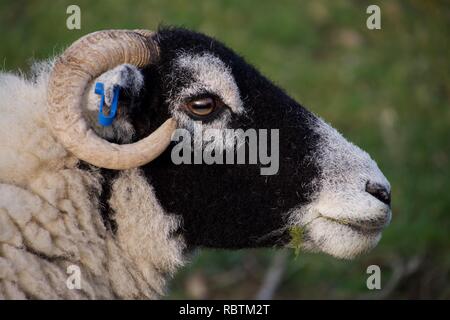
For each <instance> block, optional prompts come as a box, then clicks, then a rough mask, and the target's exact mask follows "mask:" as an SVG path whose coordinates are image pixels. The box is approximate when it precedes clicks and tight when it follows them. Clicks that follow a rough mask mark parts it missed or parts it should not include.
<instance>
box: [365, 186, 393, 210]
mask: <svg viewBox="0 0 450 320" xmlns="http://www.w3.org/2000/svg"><path fill="white" fill-rule="evenodd" d="M366 192H368V193H370V194H371V195H372V196H374V197H375V198H377V199H378V200H380V201H381V202H383V203H385V204H387V205H389V206H390V205H391V193H390V191H388V189H387V188H386V187H385V186H383V185H381V184H379V183H373V182H370V181H368V182H367V183H366Z"/></svg>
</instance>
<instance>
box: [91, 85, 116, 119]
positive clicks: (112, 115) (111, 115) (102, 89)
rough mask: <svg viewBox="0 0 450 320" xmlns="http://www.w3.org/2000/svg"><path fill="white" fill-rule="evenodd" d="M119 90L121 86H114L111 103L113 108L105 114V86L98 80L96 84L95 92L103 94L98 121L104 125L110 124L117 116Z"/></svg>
mask: <svg viewBox="0 0 450 320" xmlns="http://www.w3.org/2000/svg"><path fill="white" fill-rule="evenodd" d="M119 91H120V87H118V86H114V88H113V95H114V96H113V101H112V103H111V109H110V111H109V115H104V114H103V106H104V104H105V86H104V85H103V83H102V82H97V83H96V84H95V93H96V94H98V95H99V96H101V99H100V106H99V110H98V123H99V124H100V125H102V126H104V127H107V126H110V125H111V124H112V122H113V120H114V118H115V117H116V113H117V105H118V103H119Z"/></svg>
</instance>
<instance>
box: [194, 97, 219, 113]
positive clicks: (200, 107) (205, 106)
mask: <svg viewBox="0 0 450 320" xmlns="http://www.w3.org/2000/svg"><path fill="white" fill-rule="evenodd" d="M187 106H188V108H189V110H190V111H191V112H192V113H193V114H195V115H198V116H206V115H208V114H210V113H211V112H213V111H214V109H215V108H216V102H215V100H214V99H213V98H210V97H207V98H202V99H198V100H194V101H191V102H189V103H188V104H187Z"/></svg>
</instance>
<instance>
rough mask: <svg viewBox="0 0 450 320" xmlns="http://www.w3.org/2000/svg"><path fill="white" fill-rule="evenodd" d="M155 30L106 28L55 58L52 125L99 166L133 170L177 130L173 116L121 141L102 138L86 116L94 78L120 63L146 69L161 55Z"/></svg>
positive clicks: (63, 140) (49, 99) (50, 93)
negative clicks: (84, 110) (138, 137)
mask: <svg viewBox="0 0 450 320" xmlns="http://www.w3.org/2000/svg"><path fill="white" fill-rule="evenodd" d="M152 36H153V33H152V32H150V31H146V30H136V31H131V30H107V31H99V32H94V33H91V34H88V35H86V36H84V37H82V38H81V39H79V40H78V41H76V42H74V43H73V44H72V45H71V46H70V47H69V48H68V49H67V50H66V51H65V52H64V53H63V54H62V55H61V56H60V57H59V58H58V59H57V61H56V62H55V66H54V68H53V70H52V73H51V75H50V79H49V86H48V92H47V102H48V106H47V108H48V114H49V120H50V125H51V127H52V130H53V132H54V134H55V135H56V137H57V138H58V140H59V141H60V142H61V143H62V144H63V145H64V146H65V147H66V148H67V149H68V150H69V151H70V152H72V153H73V154H74V155H75V156H76V157H78V158H79V159H82V160H84V161H86V162H88V163H90V164H93V165H95V166H98V167H102V168H108V169H118V170H121V169H129V168H134V167H138V166H141V165H144V164H146V163H148V162H150V161H152V160H153V159H155V158H156V157H158V156H159V155H160V154H161V153H162V152H163V151H164V150H165V149H166V148H167V146H168V145H169V143H170V138H171V135H172V133H173V131H174V130H175V127H176V124H175V121H174V120H173V119H172V118H170V119H169V120H167V121H166V122H164V123H163V124H162V125H161V126H160V127H159V128H158V129H157V130H156V131H154V132H153V133H152V134H150V135H149V136H148V137H146V138H144V139H142V140H140V141H138V142H135V143H131V144H123V145H118V144H114V143H110V142H108V141H106V140H104V139H102V138H100V137H99V136H98V135H97V134H96V133H95V132H94V131H93V130H92V129H91V128H89V125H88V124H87V123H86V121H85V119H84V118H83V116H82V108H81V106H82V96H83V94H84V91H85V89H86V86H87V85H88V83H89V82H90V81H92V80H93V79H94V78H96V77H98V76H99V75H100V74H102V73H104V72H105V71H107V70H109V69H112V68H114V67H116V66H117V65H119V64H123V63H129V64H133V65H135V66H137V67H143V66H146V65H148V64H152V63H155V61H156V60H157V59H158V55H159V52H158V47H157V45H156V44H155V42H154V41H153V39H152Z"/></svg>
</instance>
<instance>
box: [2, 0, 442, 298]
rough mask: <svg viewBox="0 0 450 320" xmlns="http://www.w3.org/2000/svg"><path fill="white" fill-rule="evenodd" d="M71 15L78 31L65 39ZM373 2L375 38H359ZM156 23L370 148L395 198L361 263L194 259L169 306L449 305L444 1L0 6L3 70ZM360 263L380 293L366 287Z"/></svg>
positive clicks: (256, 256)
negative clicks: (185, 32) (216, 49)
mask: <svg viewBox="0 0 450 320" xmlns="http://www.w3.org/2000/svg"><path fill="white" fill-rule="evenodd" d="M69 4H77V5H79V6H80V7H81V20H82V21H81V30H73V31H72V30H68V29H67V28H66V19H67V17H68V15H67V14H66V8H67V6H68V5H69ZM370 4H378V5H379V6H380V8H381V23H382V29H381V30H374V31H371V30H368V29H367V28H366V19H367V17H368V15H367V14H366V8H367V6H368V5H370ZM161 23H162V24H165V25H178V26H185V27H188V28H191V29H194V30H197V31H200V32H203V33H206V34H208V35H211V36H214V37H216V38H218V39H220V40H222V41H223V42H225V43H226V44H227V45H228V46H230V47H232V48H233V49H235V50H236V51H237V52H239V53H240V54H242V55H243V56H244V57H245V58H246V59H247V60H248V61H249V62H251V63H252V64H254V65H255V66H257V67H258V68H259V69H261V71H262V72H263V73H264V74H266V75H267V76H268V77H269V78H271V79H272V80H273V81H274V82H275V83H277V84H279V85H280V86H281V87H284V88H285V89H286V90H287V92H288V93H289V94H290V95H292V96H293V97H294V98H296V99H297V100H298V101H299V102H301V103H302V104H304V105H305V106H306V107H308V108H309V109H310V110H311V111H313V112H315V113H317V114H319V115H321V116H322V117H323V118H325V119H326V120H327V121H328V122H331V123H332V124H333V126H334V127H336V128H338V129H339V130H340V131H341V132H342V133H343V134H344V135H345V136H346V137H347V138H349V139H350V140H352V141H353V142H355V143H356V144H358V145H360V146H361V147H362V148H363V149H365V150H367V151H368V152H369V153H370V154H371V155H372V157H373V158H374V159H376V160H377V162H378V164H379V166H380V168H381V169H382V170H383V172H384V173H385V175H386V176H387V177H388V179H389V180H390V182H391V185H392V190H393V195H392V198H393V220H392V224H391V226H390V227H389V228H388V229H387V230H386V231H385V232H384V236H383V238H382V240H381V242H380V244H379V245H378V247H377V248H376V249H374V250H373V251H372V252H371V253H370V254H368V255H365V256H363V257H361V258H359V259H357V260H355V261H341V260H336V259H334V258H331V257H328V256H325V255H321V254H308V253H301V254H300V255H299V256H298V257H295V256H294V254H293V253H290V252H281V251H278V252H275V251H272V250H242V251H238V252H227V251H214V250H202V251H200V252H199V253H198V254H196V255H194V256H193V257H192V259H191V264H189V265H188V267H187V268H185V269H183V270H182V271H180V272H179V273H178V274H177V275H176V277H175V279H174V280H173V281H172V282H171V284H170V291H169V292H170V294H169V296H168V298H194V299H198V298H226V299H227V298H254V297H257V296H258V295H261V294H262V292H263V291H264V290H265V291H264V292H265V293H264V294H266V296H265V297H271V298H275V299H284V298H292V299H297V298H311V299H315V298H337V299H340V298H447V299H448V298H450V272H449V270H450V233H449V231H450V216H449V214H450V194H449V187H450V172H449V166H450V163H449V156H450V109H449V102H450V79H449V74H450V65H449V53H450V50H449V49H450V47H449V30H450V2H449V1H261V0H260V1H238V0H235V1H225V0H224V1H192V0H190V1H170V2H169V1H160V2H159V1H148V0H145V1H131V0H128V1H87V0H86V1H74V0H71V1H53V0H52V1H26V0H14V1H7V0H2V1H1V2H0V31H1V40H0V58H1V60H0V67H1V68H2V69H4V70H18V69H19V68H20V69H21V70H23V71H25V72H26V71H27V70H28V69H29V65H30V62H32V61H33V60H39V59H44V58H46V57H49V56H51V55H54V54H57V53H59V52H61V50H62V49H63V48H64V47H65V46H67V45H69V44H70V43H71V42H73V41H74V40H76V39H78V38H79V37H81V36H82V35H84V34H86V33H89V32H92V31H95V30H99V29H110V28H129V29H132V28H146V29H153V30H154V29H156V28H157V26H158V25H159V24H161ZM371 264H377V265H379V266H380V267H381V271H382V280H381V281H382V290H373V291H370V290H368V289H367V287H366V279H367V276H368V275H367V274H366V268H367V266H369V265H371ZM272 276H273V277H274V279H276V280H278V281H275V285H274V286H273V287H272V288H271V287H270V286H268V283H270V281H269V282H268V281H267V279H268V278H270V277H272Z"/></svg>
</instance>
